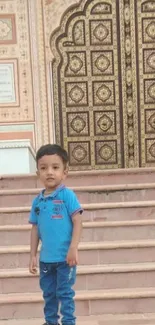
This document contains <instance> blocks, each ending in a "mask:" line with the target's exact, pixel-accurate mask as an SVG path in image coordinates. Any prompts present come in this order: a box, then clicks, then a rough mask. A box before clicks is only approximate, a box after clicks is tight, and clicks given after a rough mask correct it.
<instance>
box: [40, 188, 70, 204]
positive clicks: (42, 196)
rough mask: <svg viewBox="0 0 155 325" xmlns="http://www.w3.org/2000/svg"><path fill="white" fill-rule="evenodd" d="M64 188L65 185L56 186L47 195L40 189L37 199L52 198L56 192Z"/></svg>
mask: <svg viewBox="0 0 155 325" xmlns="http://www.w3.org/2000/svg"><path fill="white" fill-rule="evenodd" d="M64 188H65V185H60V186H58V187H57V189H56V190H55V191H54V192H51V193H50V194H49V195H46V196H44V192H45V189H44V190H42V191H41V192H40V194H39V197H38V198H39V201H41V200H45V199H49V198H50V199H53V198H54V197H56V196H57V194H58V193H59V192H60V191H62V190H63V189H64Z"/></svg>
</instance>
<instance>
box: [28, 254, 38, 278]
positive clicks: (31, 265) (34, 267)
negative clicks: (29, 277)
mask: <svg viewBox="0 0 155 325" xmlns="http://www.w3.org/2000/svg"><path fill="white" fill-rule="evenodd" d="M29 271H30V273H32V274H36V273H37V258H36V256H33V257H31V258H30V263H29Z"/></svg>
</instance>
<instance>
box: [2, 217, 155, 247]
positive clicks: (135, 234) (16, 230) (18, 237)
mask: <svg viewBox="0 0 155 325" xmlns="http://www.w3.org/2000/svg"><path fill="white" fill-rule="evenodd" d="M30 230H31V225H29V224H27V225H3V226H2V225H1V226H0V246H9V245H20V244H21V245H28V244H29V243H30ZM154 234H155V220H153V219H149V220H132V221H130V220H129V221H128V220H127V221H111V222H110V221H90V222H88V221H87V222H83V231H82V236H81V242H87V241H88V242H91V241H107V240H108V241H114V240H134V239H135V240H138V239H140V240H141V239H154V237H155V235H154Z"/></svg>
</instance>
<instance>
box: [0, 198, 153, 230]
mask: <svg viewBox="0 0 155 325" xmlns="http://www.w3.org/2000/svg"><path fill="white" fill-rule="evenodd" d="M82 206H83V208H84V213H83V220H84V221H103V220H104V221H112V220H113V221H114V220H115V221H117V220H138V219H139V220H144V219H147V218H148V219H154V216H155V200H152V201H135V202H111V203H96V204H95V203H93V204H91V203H90V204H82ZM29 212H30V207H9V208H0V225H7V224H10V225H11V224H13V225H18V224H27V223H28V217H29Z"/></svg>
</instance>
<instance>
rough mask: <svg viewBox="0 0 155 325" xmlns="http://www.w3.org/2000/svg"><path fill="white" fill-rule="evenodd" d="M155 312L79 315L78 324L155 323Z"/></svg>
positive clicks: (17, 323)
mask: <svg viewBox="0 0 155 325" xmlns="http://www.w3.org/2000/svg"><path fill="white" fill-rule="evenodd" d="M43 322H44V320H43V319H41V318H34V319H9V320H0V325H21V324H22V325H38V324H39V325H41V324H43ZM154 324H155V314H153V313H149V314H143V313H142V314H124V315H106V314H105V315H100V316H97V315H95V316H81V317H80V316H79V317H77V325H154Z"/></svg>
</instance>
